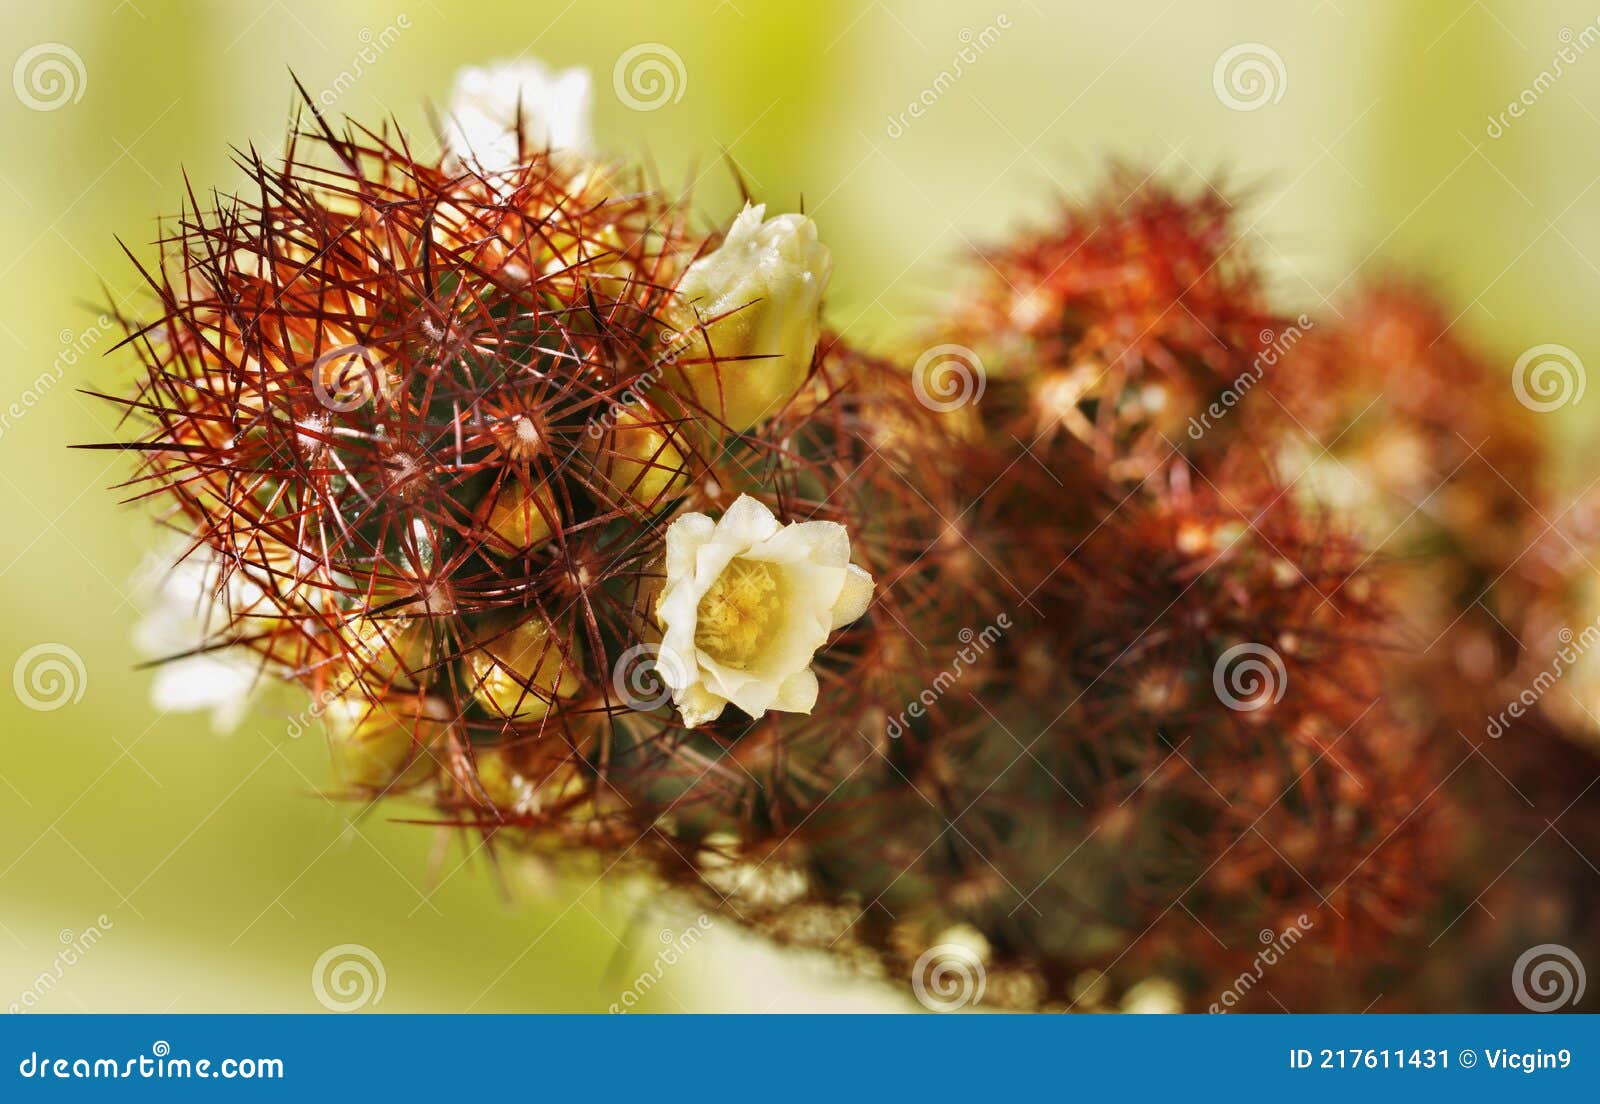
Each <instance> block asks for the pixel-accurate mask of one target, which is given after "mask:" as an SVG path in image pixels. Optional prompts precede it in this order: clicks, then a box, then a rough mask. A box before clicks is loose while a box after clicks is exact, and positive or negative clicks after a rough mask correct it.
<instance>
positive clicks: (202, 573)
mask: <svg viewBox="0 0 1600 1104" xmlns="http://www.w3.org/2000/svg"><path fill="white" fill-rule="evenodd" d="M183 547H186V546H181V545H174V546H173V548H174V550H173V553H172V554H169V555H152V556H150V557H149V558H148V559H147V561H146V564H145V565H144V567H143V568H142V569H141V571H140V575H141V579H140V580H139V581H138V583H137V585H136V589H137V590H139V591H141V592H142V599H143V601H142V604H143V605H144V607H145V612H144V616H143V617H142V618H141V619H140V620H139V622H138V623H137V624H136V625H135V627H134V633H133V643H134V648H135V649H136V650H137V651H138V652H139V653H140V654H141V655H144V656H145V657H147V658H150V659H167V657H169V656H182V658H179V659H170V660H168V661H167V662H164V663H162V664H160V665H159V666H157V667H156V668H155V678H154V680H153V681H152V682H151V684H150V703H151V704H152V705H153V706H154V707H155V708H157V709H159V710H162V711H163V712H172V713H199V712H209V713H210V714H211V724H212V727H213V728H214V729H215V730H216V731H217V732H219V733H226V732H231V731H233V730H234V729H236V728H238V726H239V724H240V722H241V721H243V720H244V718H245V716H246V714H247V713H248V712H249V710H250V704H251V699H252V697H253V696H254V692H255V688H256V683H257V681H258V679H259V675H260V669H261V661H260V659H259V658H258V657H256V656H254V655H253V654H252V653H251V652H249V651H248V650H247V649H244V648H224V649H219V650H214V651H208V652H202V653H200V654H197V655H184V654H183V653H185V652H189V651H193V650H195V649H198V648H202V647H205V646H206V645H207V644H208V643H210V641H211V638H212V634H213V633H215V632H216V631H217V630H218V629H220V628H221V627H222V626H223V625H225V624H226V623H227V613H226V610H225V609H224V608H223V607H222V606H221V604H220V603H219V602H218V594H217V588H218V585H219V582H220V580H221V577H222V564H221V561H220V560H219V559H218V558H217V556H216V554H215V553H214V552H212V551H211V550H210V549H209V548H199V549H196V550H195V551H193V552H192V553H190V554H189V555H188V556H187V557H185V558H184V559H182V560H181V561H179V562H177V563H174V562H173V559H174V556H175V555H179V554H181V553H182V550H183ZM228 587H229V590H230V595H231V596H232V597H234V598H236V599H238V600H239V601H240V602H241V603H243V604H246V605H249V604H253V603H255V602H257V601H259V600H260V599H261V598H262V597H263V596H262V594H261V591H260V590H259V588H257V587H256V586H255V585H254V584H253V583H251V582H249V581H248V580H245V579H244V578H242V576H241V575H240V574H239V573H238V572H235V573H233V575H231V576H230V578H229V582H228Z"/></svg>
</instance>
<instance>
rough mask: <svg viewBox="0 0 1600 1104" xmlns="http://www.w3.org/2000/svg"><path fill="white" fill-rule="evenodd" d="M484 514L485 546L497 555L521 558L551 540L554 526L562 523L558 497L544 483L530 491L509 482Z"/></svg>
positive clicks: (487, 502)
mask: <svg viewBox="0 0 1600 1104" xmlns="http://www.w3.org/2000/svg"><path fill="white" fill-rule="evenodd" d="M485 506H486V507H487V509H485V510H482V511H480V519H481V521H482V522H483V524H484V526H485V528H487V529H488V531H489V532H488V535H487V537H486V539H485V540H484V542H483V543H484V547H485V548H487V549H488V550H489V551H491V552H493V553H494V554H495V555H497V556H520V555H523V554H524V553H526V552H530V551H532V550H533V549H535V548H537V547H538V546H539V545H541V544H543V543H544V542H545V541H547V540H549V539H550V533H551V528H550V523H551V522H552V521H553V522H555V523H556V524H560V522H561V514H560V511H559V510H558V509H557V507H556V500H555V497H554V496H553V495H552V494H551V493H550V491H549V489H548V488H547V487H545V486H543V485H542V484H541V485H540V486H539V487H538V488H537V489H535V490H533V491H530V490H529V489H528V488H527V487H524V486H523V485H522V484H521V483H518V482H515V481H513V482H508V483H505V484H503V485H502V486H501V487H500V491H499V493H498V494H497V495H495V496H494V498H493V499H492V500H486V501H485Z"/></svg>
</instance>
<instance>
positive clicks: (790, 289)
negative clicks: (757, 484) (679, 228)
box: [664, 204, 833, 432]
mask: <svg viewBox="0 0 1600 1104" xmlns="http://www.w3.org/2000/svg"><path fill="white" fill-rule="evenodd" d="M765 214H766V207H765V206H764V205H760V204H758V205H756V206H749V205H746V206H745V209H744V210H743V211H742V212H741V213H740V214H739V217H738V218H736V219H734V221H733V225H732V226H731V227H730V228H729V230H728V236H727V237H726V238H725V239H723V242H722V245H721V246H719V247H718V248H717V249H716V250H714V251H713V252H711V253H709V254H707V255H706V256H704V257H701V258H700V259H699V260H697V261H695V262H694V263H693V264H692V265H690V266H689V268H688V271H686V272H685V273H684V274H683V279H682V280H681V281H680V282H679V284H678V289H677V290H678V295H677V305H676V307H675V309H674V313H673V319H672V321H673V324H674V325H675V327H676V328H677V329H678V331H679V333H680V334H681V335H682V336H681V340H682V341H683V342H684V343H685V348H684V351H683V352H681V353H680V354H679V355H678V356H677V357H676V358H675V359H676V363H675V364H674V366H673V368H672V369H671V370H670V371H668V372H667V373H666V377H665V381H664V382H665V383H666V384H667V386H668V387H670V388H672V389H673V390H674V391H677V392H678V393H679V394H680V395H683V396H684V397H685V398H692V399H693V400H694V401H695V402H696V403H698V404H699V405H700V406H701V407H702V408H704V409H705V410H706V411H708V412H710V413H711V414H713V415H715V416H717V417H718V418H720V419H721V420H722V421H724V422H726V423H727V425H728V427H729V428H730V429H732V430H735V431H739V432H742V431H743V430H746V429H749V428H750V427H751V426H753V425H755V424H757V423H758V422H760V421H762V420H763V419H765V418H770V417H772V416H773V415H774V414H776V413H777V412H778V411H779V410H780V409H781V408H782V407H783V404H784V403H786V402H787V401H788V400H789V399H790V398H791V397H792V396H793V395H794V393H795V392H796V391H798V390H799V389H800V385H801V384H802V383H803V382H804V381H805V378H806V374H807V373H808V372H809V371H810V370H811V354H812V353H813V352H814V351H815V350H816V347H817V332H818V328H819V325H820V323H819V316H820V313H821V307H822V293H823V292H824V291H825V290H826V289H827V286H828V277H829V276H830V275H832V273H833V261H832V259H831V257H830V255H829V253H828V247H827V246H825V245H823V244H822V243H821V242H820V241H819V240H818V239H817V224H816V223H815V222H812V221H811V220H810V219H809V218H806V217H805V216H804V215H793V214H790V215H777V216H775V217H773V218H770V219H766V218H764V216H765ZM713 356H715V358H716V362H715V363H712V362H711V361H710V359H709V358H711V357H713ZM747 357H748V358H759V359H731V360H730V359H729V358H747ZM693 361H700V363H686V362H693Z"/></svg>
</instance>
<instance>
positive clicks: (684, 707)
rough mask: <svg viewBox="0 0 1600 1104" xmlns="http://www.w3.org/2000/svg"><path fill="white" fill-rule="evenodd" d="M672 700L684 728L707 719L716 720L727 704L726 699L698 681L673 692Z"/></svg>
mask: <svg viewBox="0 0 1600 1104" xmlns="http://www.w3.org/2000/svg"><path fill="white" fill-rule="evenodd" d="M672 700H673V704H674V705H676V706H677V707H678V713H679V714H680V715H681V716H682V717H683V723H684V726H685V727H686V728H696V727H698V726H699V725H703V724H705V723H706V722H707V721H714V720H716V719H717V718H718V717H720V716H722V711H723V710H724V709H725V708H727V705H728V699H726V698H722V697H718V696H717V695H716V694H713V693H712V692H711V691H710V690H707V689H706V687H705V685H704V684H703V683H698V682H697V683H695V684H694V685H693V686H690V687H689V688H688V689H686V690H683V691H682V692H680V693H677V694H674V695H673V696H672Z"/></svg>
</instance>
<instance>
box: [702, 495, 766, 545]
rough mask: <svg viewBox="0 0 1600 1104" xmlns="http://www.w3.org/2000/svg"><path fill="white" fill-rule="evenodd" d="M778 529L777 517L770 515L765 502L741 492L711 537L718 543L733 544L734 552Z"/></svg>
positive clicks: (757, 542)
mask: <svg viewBox="0 0 1600 1104" xmlns="http://www.w3.org/2000/svg"><path fill="white" fill-rule="evenodd" d="M778 529H779V525H778V519H777V518H775V517H773V516H772V511H771V510H770V509H768V508H767V505H766V503H764V502H762V501H761V500H760V499H756V498H751V497H750V496H749V495H747V494H742V495H740V496H739V497H738V499H737V500H736V501H735V502H734V504H733V505H732V506H729V507H728V512H727V513H725V514H723V515H722V520H721V521H719V522H717V529H716V535H715V536H714V537H713V538H712V539H714V540H715V541H716V542H717V543H718V544H729V545H734V546H735V549H734V551H735V552H743V551H744V550H745V549H747V548H750V547H751V546H753V545H756V544H760V543H761V542H762V541H764V540H767V539H769V538H770V537H771V536H772V535H773V534H774V533H776V532H777V531H778Z"/></svg>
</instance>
